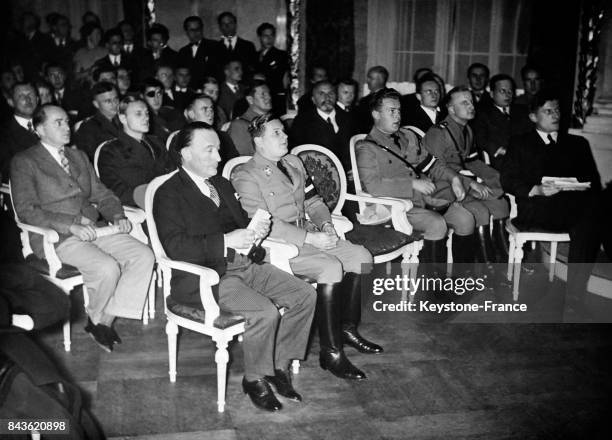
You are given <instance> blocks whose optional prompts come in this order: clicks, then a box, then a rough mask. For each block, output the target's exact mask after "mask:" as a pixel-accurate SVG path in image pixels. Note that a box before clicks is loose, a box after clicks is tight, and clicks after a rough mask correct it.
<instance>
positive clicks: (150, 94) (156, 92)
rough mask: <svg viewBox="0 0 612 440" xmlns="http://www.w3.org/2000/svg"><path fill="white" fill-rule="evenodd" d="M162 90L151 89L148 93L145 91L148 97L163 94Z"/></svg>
mask: <svg viewBox="0 0 612 440" xmlns="http://www.w3.org/2000/svg"><path fill="white" fill-rule="evenodd" d="M161 94H162V92H161V90H150V91H148V92H147V93H145V96H146V97H147V98H155V97H156V96H161Z"/></svg>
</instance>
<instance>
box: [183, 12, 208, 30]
mask: <svg viewBox="0 0 612 440" xmlns="http://www.w3.org/2000/svg"><path fill="white" fill-rule="evenodd" d="M192 21H194V22H196V23H197V24H199V25H200V27H201V28H203V27H204V22H203V21H202V19H201V18H200V17H198V16H197V15H191V16H189V17H187V18H186V19H185V20H183V30H185V31H186V30H187V26H188V25H189V23H191V22H192Z"/></svg>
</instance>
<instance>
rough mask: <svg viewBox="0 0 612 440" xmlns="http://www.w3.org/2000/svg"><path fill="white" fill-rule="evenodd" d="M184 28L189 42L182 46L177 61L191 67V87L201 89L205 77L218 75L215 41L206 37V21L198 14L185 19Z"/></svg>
mask: <svg viewBox="0 0 612 440" xmlns="http://www.w3.org/2000/svg"><path fill="white" fill-rule="evenodd" d="M183 29H184V30H185V34H186V35H187V38H188V39H189V43H188V44H186V45H185V46H183V47H181V49H180V50H179V52H178V59H177V62H179V63H181V64H184V65H186V66H189V68H190V69H191V75H192V76H191V87H192V88H194V89H199V88H200V87H201V86H202V82H203V81H204V78H206V77H207V76H216V75H217V71H216V69H217V67H216V65H217V61H216V60H215V49H216V46H215V41H213V40H208V39H206V38H204V23H203V22H202V19H201V18H200V17H198V16H197V15H192V16H190V17H187V18H186V19H185V20H184V21H183Z"/></svg>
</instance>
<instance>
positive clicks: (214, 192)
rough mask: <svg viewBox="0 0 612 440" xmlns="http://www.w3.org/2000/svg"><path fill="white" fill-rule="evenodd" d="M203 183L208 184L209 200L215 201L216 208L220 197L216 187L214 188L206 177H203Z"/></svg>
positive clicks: (219, 202)
mask: <svg viewBox="0 0 612 440" xmlns="http://www.w3.org/2000/svg"><path fill="white" fill-rule="evenodd" d="M204 183H205V184H206V186H208V189H209V190H210V198H211V200H212V201H213V202H214V203H215V205H217V208H218V207H219V205H221V198H220V197H219V193H218V192H217V188H215V186H214V185H213V184H212V183H210V182H209V181H208V179H204Z"/></svg>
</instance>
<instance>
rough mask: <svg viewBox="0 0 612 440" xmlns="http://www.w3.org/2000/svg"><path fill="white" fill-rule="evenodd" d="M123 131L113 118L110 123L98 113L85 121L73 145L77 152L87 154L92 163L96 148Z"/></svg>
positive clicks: (117, 121)
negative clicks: (80, 151) (81, 151)
mask: <svg viewBox="0 0 612 440" xmlns="http://www.w3.org/2000/svg"><path fill="white" fill-rule="evenodd" d="M121 131H123V130H122V128H121V123H120V122H119V120H118V119H117V117H116V116H115V117H114V118H113V120H112V121H109V120H108V119H106V117H105V116H104V115H102V113H100V112H96V114H95V115H93V116H90V117H89V118H87V119H85V120H84V121H83V122H82V123H81V126H80V127H79V129H78V130H77V131H76V133H75V134H74V137H73V143H74V145H76V147H77V148H78V149H79V150H83V151H84V152H85V153H87V156H88V157H89V160H91V161H92V162H93V158H94V154H95V152H96V148H98V146H99V145H100V144H101V143H102V142H104V141H108V140H109V139H113V138H116V137H117V136H119V133H120V132H121Z"/></svg>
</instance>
